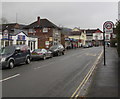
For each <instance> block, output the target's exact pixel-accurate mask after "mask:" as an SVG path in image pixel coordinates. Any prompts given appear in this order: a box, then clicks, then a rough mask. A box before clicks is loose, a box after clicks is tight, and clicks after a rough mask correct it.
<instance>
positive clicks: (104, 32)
mask: <svg viewBox="0 0 120 99" xmlns="http://www.w3.org/2000/svg"><path fill="white" fill-rule="evenodd" d="M103 51H104V66H105V65H106V55H105V29H104V27H103Z"/></svg>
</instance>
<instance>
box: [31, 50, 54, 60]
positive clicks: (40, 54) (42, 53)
mask: <svg viewBox="0 0 120 99" xmlns="http://www.w3.org/2000/svg"><path fill="white" fill-rule="evenodd" d="M31 57H32V59H43V60H45V59H46V58H52V57H53V55H52V52H51V51H48V50H46V49H35V50H33V52H32V53H31Z"/></svg>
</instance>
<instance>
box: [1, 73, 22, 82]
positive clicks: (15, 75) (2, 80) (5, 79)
mask: <svg viewBox="0 0 120 99" xmlns="http://www.w3.org/2000/svg"><path fill="white" fill-rule="evenodd" d="M17 76H20V74H16V75H13V76H10V77H7V78H5V79H2V80H0V82H3V81H6V80H9V79H12V78H15V77H17Z"/></svg>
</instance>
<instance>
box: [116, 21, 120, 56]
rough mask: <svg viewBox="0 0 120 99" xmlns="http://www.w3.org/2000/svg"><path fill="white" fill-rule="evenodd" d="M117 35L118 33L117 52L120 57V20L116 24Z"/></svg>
mask: <svg viewBox="0 0 120 99" xmlns="http://www.w3.org/2000/svg"><path fill="white" fill-rule="evenodd" d="M116 33H117V51H118V56H119V57H120V20H119V21H117V23H116Z"/></svg>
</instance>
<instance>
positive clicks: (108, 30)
mask: <svg viewBox="0 0 120 99" xmlns="http://www.w3.org/2000/svg"><path fill="white" fill-rule="evenodd" d="M113 27H114V24H113V22H111V21H106V22H105V23H104V25H103V28H104V32H105V33H113Z"/></svg>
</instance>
